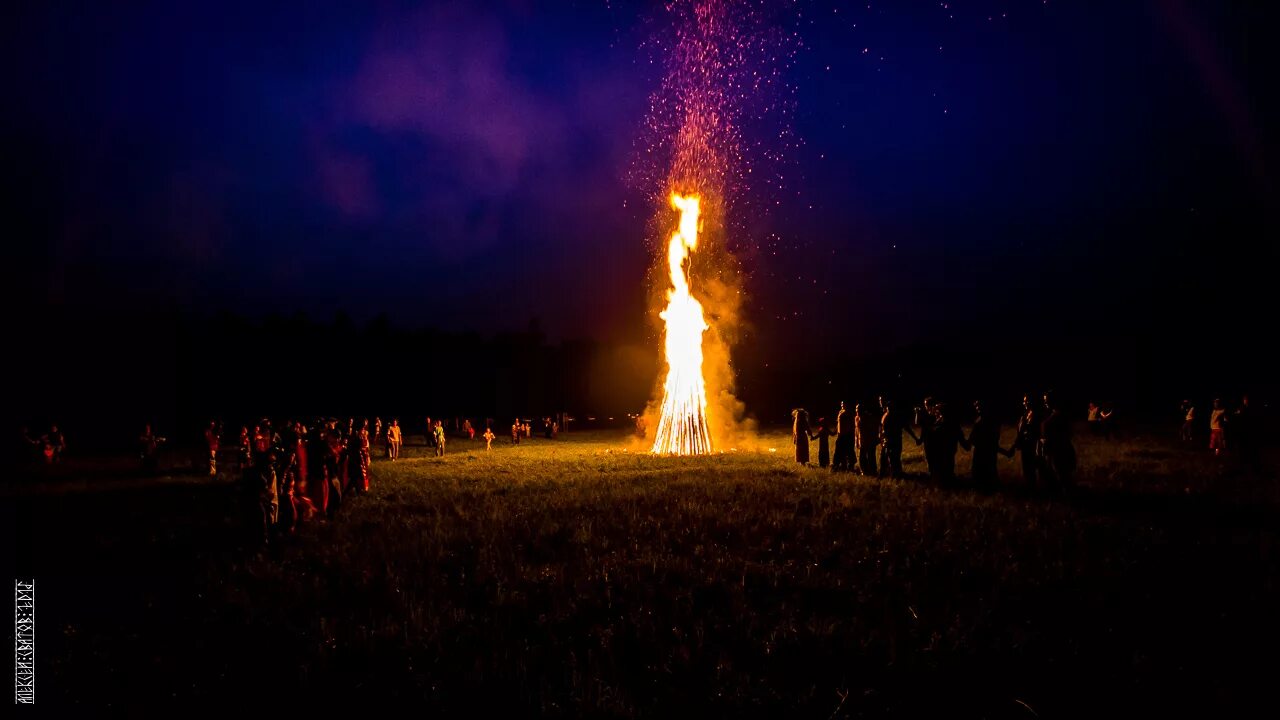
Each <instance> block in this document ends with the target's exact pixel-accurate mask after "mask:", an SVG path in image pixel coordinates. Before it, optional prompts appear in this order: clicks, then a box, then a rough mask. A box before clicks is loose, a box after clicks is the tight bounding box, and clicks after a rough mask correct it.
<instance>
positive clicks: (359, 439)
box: [347, 420, 369, 494]
mask: <svg viewBox="0 0 1280 720" xmlns="http://www.w3.org/2000/svg"><path fill="white" fill-rule="evenodd" d="M347 453H348V456H347V462H348V468H349V469H348V471H347V472H348V478H347V480H348V483H349V484H348V487H350V488H351V489H352V490H354V491H355V493H356V494H362V493H367V492H369V421H368V420H363V421H361V422H360V426H359V428H357V429H356V430H355V431H354V432H353V433H352V434H351V438H350V439H349V440H348V441H347Z"/></svg>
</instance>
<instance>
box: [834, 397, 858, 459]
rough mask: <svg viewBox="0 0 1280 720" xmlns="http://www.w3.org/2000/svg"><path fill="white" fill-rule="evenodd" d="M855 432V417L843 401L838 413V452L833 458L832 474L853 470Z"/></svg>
mask: <svg viewBox="0 0 1280 720" xmlns="http://www.w3.org/2000/svg"><path fill="white" fill-rule="evenodd" d="M855 432H856V428H855V427H854V422H853V416H852V415H849V414H848V411H847V410H846V409H845V407H844V402H843V401H841V403H840V409H839V410H838V411H836V451H835V455H834V456H832V458H831V472H847V471H849V470H852V469H853V451H854V433H855Z"/></svg>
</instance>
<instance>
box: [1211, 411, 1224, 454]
mask: <svg viewBox="0 0 1280 720" xmlns="http://www.w3.org/2000/svg"><path fill="white" fill-rule="evenodd" d="M1209 449H1210V450H1212V451H1213V454H1214V455H1221V454H1222V453H1224V452H1226V451H1227V408H1226V407H1225V406H1223V404H1222V398H1215V399H1214V401H1213V410H1211V411H1210V412H1209Z"/></svg>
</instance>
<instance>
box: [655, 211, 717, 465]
mask: <svg viewBox="0 0 1280 720" xmlns="http://www.w3.org/2000/svg"><path fill="white" fill-rule="evenodd" d="M671 205H672V207H674V208H676V209H677V210H679V211H680V224H679V226H678V227H677V229H676V231H675V232H674V233H673V234H672V235H671V241H670V242H669V243H668V244H667V267H668V269H669V271H670V273H671V289H669V290H667V309H666V310H663V311H662V312H661V313H660V314H659V317H661V318H662V319H663V320H664V321H665V322H666V353H667V381H666V383H665V385H664V386H663V396H662V419H661V420H659V421H658V433H657V436H656V437H655V439H654V442H653V452H655V453H660V454H664V455H699V454H703V453H709V452H711V431H710V429H709V428H708V425H707V387H706V383H705V381H704V380H703V378H702V333H704V332H705V331H706V330H707V328H708V327H709V326H708V325H707V321H706V320H705V319H704V318H703V315H702V303H699V302H698V301H697V300H695V299H694V297H693V295H692V294H691V293H690V292H689V277H688V275H687V274H686V273H685V268H684V263H685V260H687V259H688V258H689V253H691V252H693V251H694V250H696V249H697V247H698V196H697V195H687V196H685V195H680V194H678V193H672V195H671Z"/></svg>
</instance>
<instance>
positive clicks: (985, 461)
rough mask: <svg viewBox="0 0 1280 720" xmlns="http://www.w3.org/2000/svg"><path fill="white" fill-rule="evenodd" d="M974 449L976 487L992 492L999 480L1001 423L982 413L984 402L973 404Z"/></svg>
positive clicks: (973, 473)
mask: <svg viewBox="0 0 1280 720" xmlns="http://www.w3.org/2000/svg"><path fill="white" fill-rule="evenodd" d="M969 447H971V448H972V449H973V463H972V465H971V471H970V472H971V474H972V478H973V484H974V486H975V487H978V488H981V489H984V490H990V489H992V488H994V487H995V486H996V484H997V480H998V479H999V470H998V469H997V467H996V456H997V455H999V454H1000V452H1001V450H1000V423H999V422H998V421H997V420H995V419H994V418H991V417H989V416H987V415H986V414H985V413H983V412H982V402H981V401H975V402H974V403H973V429H972V430H970V431H969Z"/></svg>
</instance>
